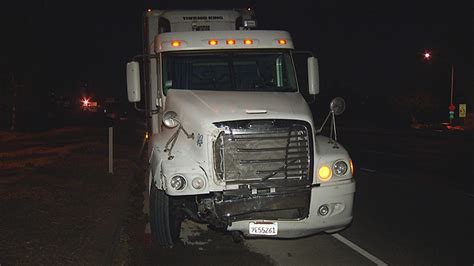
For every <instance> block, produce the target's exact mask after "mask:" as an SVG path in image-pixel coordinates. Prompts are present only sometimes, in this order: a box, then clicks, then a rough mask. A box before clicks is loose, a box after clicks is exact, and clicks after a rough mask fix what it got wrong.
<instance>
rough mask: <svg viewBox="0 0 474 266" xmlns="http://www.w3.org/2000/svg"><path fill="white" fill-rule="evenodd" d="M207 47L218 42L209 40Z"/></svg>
mask: <svg viewBox="0 0 474 266" xmlns="http://www.w3.org/2000/svg"><path fill="white" fill-rule="evenodd" d="M208 43H209V45H217V44H218V43H219V42H218V41H217V40H209V42H208Z"/></svg>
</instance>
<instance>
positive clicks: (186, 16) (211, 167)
mask: <svg viewBox="0 0 474 266" xmlns="http://www.w3.org/2000/svg"><path fill="white" fill-rule="evenodd" d="M144 25H145V26H144V34H145V36H144V40H145V44H144V46H145V53H144V54H143V55H140V56H136V57H135V58H134V60H133V61H131V62H129V63H128V64H127V87H128V88H127V90H128V98H129V101H130V102H133V103H138V102H140V101H141V98H142V96H141V95H142V94H143V95H145V96H146V97H144V98H145V101H146V106H147V108H146V112H147V117H148V125H149V132H150V133H151V134H150V139H149V143H148V144H149V145H148V160H149V196H150V225H151V231H152V236H153V240H154V242H155V243H157V244H158V245H160V246H163V247H172V246H173V245H174V244H175V243H176V241H178V240H179V234H180V228H181V222H182V221H183V220H184V219H192V220H195V221H198V222H203V223H208V224H209V225H211V226H212V227H214V228H220V229H224V230H226V231H230V232H232V233H233V234H234V235H243V236H245V237H274V238H296V237H302V236H307V235H311V234H315V233H318V232H330V233H331V232H335V231H338V230H341V229H343V228H345V227H346V226H347V225H348V224H349V223H350V222H351V220H352V205H353V198H354V193H355V181H354V179H353V166H352V161H351V158H350V156H349V154H348V152H347V151H346V150H345V149H344V148H343V147H342V146H341V145H340V144H338V143H337V140H336V139H335V138H334V137H335V134H334V137H333V136H332V135H333V134H331V137H325V136H322V135H321V134H320V130H319V131H318V130H317V128H316V127H317V125H315V124H314V122H313V116H312V113H311V111H310V109H309V106H308V103H307V102H306V101H305V99H304V98H303V96H302V95H301V94H300V91H299V87H298V82H297V78H296V71H295V67H294V63H293V62H294V61H293V56H294V54H295V53H296V51H295V50H294V46H293V42H292V39H291V36H290V34H289V33H288V32H285V31H266V30H256V21H255V19H254V14H253V12H252V11H251V10H247V9H243V10H149V11H148V12H145V15H144ZM137 58H142V59H143V60H142V63H143V65H142V68H143V70H144V71H143V72H142V73H143V77H140V70H139V65H140V64H139V63H138V59H137ZM307 68H308V83H309V92H308V93H309V95H312V96H314V95H316V94H318V92H319V76H318V63H317V60H316V58H315V57H313V56H311V55H309V56H308V60H307ZM141 80H142V82H140V81H141ZM141 83H144V87H145V88H144V91H143V92H141V89H140V85H141ZM340 103H341V102H338V101H334V102H332V104H331V108H332V109H331V110H332V111H331V112H330V114H332V121H333V122H334V114H338V113H339V112H340V111H341V110H340V109H338V108H341V107H342V108H343V106H341V105H339V104H340ZM342 103H343V102H342ZM328 117H329V116H328ZM326 120H327V119H326ZM331 129H334V131H331V132H334V133H335V125H334V124H333V123H332V124H331Z"/></svg>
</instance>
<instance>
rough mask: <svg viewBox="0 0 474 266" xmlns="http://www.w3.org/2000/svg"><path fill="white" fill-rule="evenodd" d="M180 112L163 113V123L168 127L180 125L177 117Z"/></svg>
mask: <svg viewBox="0 0 474 266" xmlns="http://www.w3.org/2000/svg"><path fill="white" fill-rule="evenodd" d="M177 117H178V114H177V113H176V112H174V111H168V112H166V113H164V114H163V124H164V125H165V126H166V127H168V128H174V127H176V126H178V125H179V121H178V120H177V119H176V118H177Z"/></svg>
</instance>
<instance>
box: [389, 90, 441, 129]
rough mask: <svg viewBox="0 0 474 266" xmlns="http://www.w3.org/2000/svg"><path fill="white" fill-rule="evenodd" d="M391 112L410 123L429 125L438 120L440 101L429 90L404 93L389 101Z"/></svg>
mask: <svg viewBox="0 0 474 266" xmlns="http://www.w3.org/2000/svg"><path fill="white" fill-rule="evenodd" d="M391 105H392V110H393V111H394V112H395V113H398V115H399V117H400V119H403V120H405V121H410V122H411V123H429V122H434V121H437V120H438V119H439V111H440V110H441V101H440V99H439V98H438V97H437V96H435V95H434V94H433V93H432V92H431V91H429V90H423V89H419V90H415V91H410V92H405V93H402V94H400V95H397V96H393V97H392V99H391Z"/></svg>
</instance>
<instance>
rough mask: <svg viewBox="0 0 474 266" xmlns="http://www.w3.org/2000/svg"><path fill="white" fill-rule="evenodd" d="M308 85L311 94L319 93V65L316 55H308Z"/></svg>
mask: <svg viewBox="0 0 474 266" xmlns="http://www.w3.org/2000/svg"><path fill="white" fill-rule="evenodd" d="M308 85H309V86H308V90H309V95H316V94H319V66H318V59H317V58H316V57H308Z"/></svg>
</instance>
